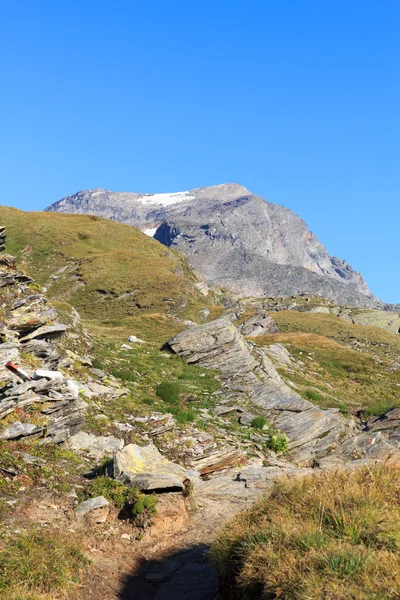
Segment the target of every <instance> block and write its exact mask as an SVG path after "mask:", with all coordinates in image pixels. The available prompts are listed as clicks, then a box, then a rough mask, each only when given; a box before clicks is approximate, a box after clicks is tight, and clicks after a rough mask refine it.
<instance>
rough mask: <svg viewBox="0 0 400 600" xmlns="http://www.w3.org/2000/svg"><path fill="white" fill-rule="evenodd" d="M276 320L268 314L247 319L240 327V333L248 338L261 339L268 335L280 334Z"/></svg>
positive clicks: (259, 314)
mask: <svg viewBox="0 0 400 600" xmlns="http://www.w3.org/2000/svg"><path fill="white" fill-rule="evenodd" d="M278 331H279V330H278V326H277V324H276V323H275V321H274V319H273V318H272V317H271V315H269V314H268V313H266V312H264V311H263V312H261V313H258V314H257V315H255V316H254V317H251V318H250V319H247V321H245V322H244V323H243V325H242V326H241V327H240V333H241V334H242V335H244V336H246V337H259V336H260V335H265V334H266V333H278Z"/></svg>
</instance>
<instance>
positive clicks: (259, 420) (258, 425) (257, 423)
mask: <svg viewBox="0 0 400 600" xmlns="http://www.w3.org/2000/svg"><path fill="white" fill-rule="evenodd" d="M267 424H268V421H267V419H266V418H265V417H254V419H253V420H252V422H251V426H252V427H254V429H263V428H264V427H265V425H267Z"/></svg>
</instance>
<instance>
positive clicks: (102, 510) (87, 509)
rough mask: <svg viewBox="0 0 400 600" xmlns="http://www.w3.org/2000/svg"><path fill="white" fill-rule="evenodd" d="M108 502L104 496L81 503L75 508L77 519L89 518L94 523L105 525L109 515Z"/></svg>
mask: <svg viewBox="0 0 400 600" xmlns="http://www.w3.org/2000/svg"><path fill="white" fill-rule="evenodd" d="M109 505H110V503H109V501H108V500H107V499H106V498H104V496H97V497H96V498H90V499H89V500H85V501H84V502H81V503H80V504H79V505H78V506H77V508H76V511H75V512H76V515H77V517H81V518H82V517H87V516H90V518H91V520H93V521H94V522H95V523H105V521H106V520H107V517H108V514H109Z"/></svg>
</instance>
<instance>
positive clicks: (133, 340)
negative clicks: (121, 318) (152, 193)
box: [127, 335, 146, 344]
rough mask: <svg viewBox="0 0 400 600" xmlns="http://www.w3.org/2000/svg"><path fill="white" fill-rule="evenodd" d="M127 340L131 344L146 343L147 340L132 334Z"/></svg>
mask: <svg viewBox="0 0 400 600" xmlns="http://www.w3.org/2000/svg"><path fill="white" fill-rule="evenodd" d="M127 342H129V343H130V344H138V343H139V344H145V343H146V342H145V341H144V340H140V339H139V338H138V337H136V335H130V336H129V337H128V339H127Z"/></svg>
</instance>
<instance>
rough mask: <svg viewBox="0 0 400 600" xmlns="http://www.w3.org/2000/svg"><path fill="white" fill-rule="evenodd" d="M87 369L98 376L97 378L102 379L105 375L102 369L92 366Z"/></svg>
mask: <svg viewBox="0 0 400 600" xmlns="http://www.w3.org/2000/svg"><path fill="white" fill-rule="evenodd" d="M89 370H90V373H91V374H92V375H94V376H95V377H98V378H99V379H104V377H105V376H106V374H105V372H104V371H102V369H95V368H92V369H89Z"/></svg>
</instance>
